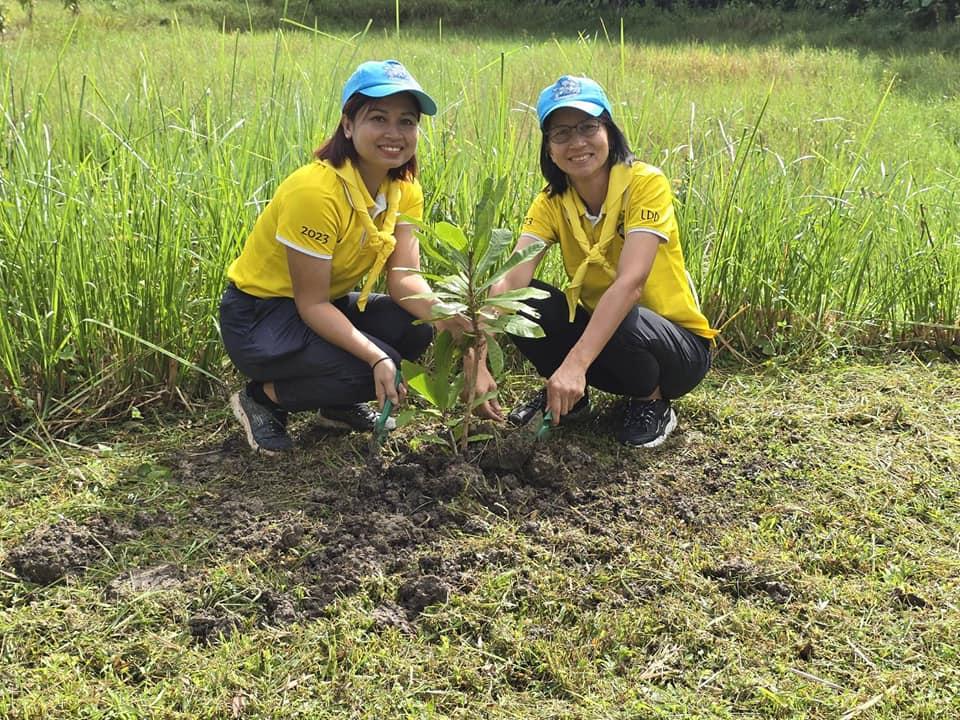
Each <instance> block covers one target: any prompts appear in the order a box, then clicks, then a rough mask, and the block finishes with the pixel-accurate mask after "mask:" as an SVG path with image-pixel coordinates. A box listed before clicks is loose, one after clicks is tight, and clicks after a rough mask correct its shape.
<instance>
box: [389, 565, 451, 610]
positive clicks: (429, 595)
mask: <svg viewBox="0 0 960 720" xmlns="http://www.w3.org/2000/svg"><path fill="white" fill-rule="evenodd" d="M449 596H450V587H449V586H448V585H447V584H446V583H445V582H444V581H443V580H441V579H440V578H438V577H437V576H436V575H422V576H420V577H417V578H413V579H411V580H407V581H406V582H405V583H404V584H403V585H401V586H400V588H399V589H398V590H397V602H398V603H400V605H401V606H402V607H403V608H404V609H405V610H406V611H407V616H408V617H409V618H411V619H412V618H414V617H416V616H417V615H419V614H420V613H421V612H423V609H424V608H426V607H428V606H430V605H438V604H440V603H445V602H446V601H447V598H448V597H449Z"/></svg>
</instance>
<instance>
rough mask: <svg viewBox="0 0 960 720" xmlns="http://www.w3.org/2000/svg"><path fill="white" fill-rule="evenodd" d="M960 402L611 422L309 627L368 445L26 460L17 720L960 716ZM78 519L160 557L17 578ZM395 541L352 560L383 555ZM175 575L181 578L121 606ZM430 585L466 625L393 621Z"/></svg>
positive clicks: (17, 590)
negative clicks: (648, 425)
mask: <svg viewBox="0 0 960 720" xmlns="http://www.w3.org/2000/svg"><path fill="white" fill-rule="evenodd" d="M958 388H960V371H958V368H957V367H956V366H955V365H944V364H940V365H933V366H926V365H923V364H921V363H919V362H917V361H915V360H907V359H904V360H902V361H901V362H894V363H888V364H884V365H866V364H846V363H824V364H820V365H817V366H814V367H810V368H807V369H805V370H804V371H786V370H778V369H776V368H773V367H771V368H768V369H767V370H757V371H753V372H739V373H730V372H715V373H713V374H712V375H711V376H710V377H709V378H708V380H707V381H706V382H705V383H704V385H703V386H702V387H701V388H700V389H698V390H697V391H696V392H695V393H694V394H693V395H691V396H690V397H688V398H686V399H684V400H683V401H682V402H681V403H680V405H679V408H680V417H681V424H680V428H679V430H678V433H677V435H676V436H675V437H674V438H673V439H672V440H671V441H670V442H669V443H668V444H667V445H666V446H664V447H663V448H662V449H661V450H660V451H658V452H647V453H626V452H624V451H623V450H622V449H620V448H618V447H617V446H616V445H615V444H614V443H613V442H612V440H611V439H610V438H609V435H608V434H607V432H606V430H609V425H610V423H611V422H613V420H609V421H608V420H606V419H604V418H605V417H606V416H607V414H610V413H613V414H615V411H614V410H612V409H610V408H608V410H607V411H605V413H604V414H602V415H601V420H600V421H599V425H596V426H593V427H592V429H588V430H579V431H577V430H572V431H570V432H567V433H565V434H563V435H562V436H556V437H554V438H552V439H550V440H549V441H548V444H547V445H546V446H545V450H544V452H545V453H546V455H544V456H542V457H541V461H542V460H543V457H546V458H553V459H554V461H555V462H556V465H555V467H556V468H557V469H558V474H557V478H556V479H555V480H554V481H553V482H552V484H548V485H547V486H542V487H534V486H531V485H521V486H519V487H518V486H517V485H516V483H515V482H511V480H510V478H509V477H508V476H506V475H501V476H499V479H496V477H497V476H495V475H491V474H489V473H488V477H487V478H486V480H477V481H475V483H474V484H468V485H467V486H465V487H464V489H463V490H462V492H460V493H458V494H457V495H455V496H453V497H450V498H448V499H447V500H445V501H444V502H440V503H439V504H435V505H434V507H438V508H442V509H444V510H445V512H448V513H450V514H452V516H453V517H455V518H456V522H453V523H450V524H448V525H446V526H444V528H443V529H442V530H441V532H439V533H438V534H436V535H434V536H432V537H431V538H430V540H429V541H423V542H421V543H414V544H413V545H411V546H410V547H409V548H408V550H409V551H410V552H409V553H406V554H403V555H402V556H398V557H396V558H392V557H390V556H389V553H388V554H387V555H386V556H384V562H383V563H381V564H379V565H374V566H371V567H370V568H369V569H368V571H367V572H366V574H364V575H363V577H362V578H360V580H359V582H358V583H357V584H356V586H355V587H354V588H353V589H352V590H351V591H350V592H345V593H343V594H342V595H341V596H340V599H338V600H336V599H335V600H334V602H333V604H331V605H327V606H326V607H325V608H323V609H321V610H320V611H319V612H312V613H309V612H308V611H309V608H310V606H309V604H308V602H307V601H308V598H309V597H310V595H311V593H313V592H315V589H316V588H315V587H314V586H315V585H316V586H323V585H325V584H333V583H335V582H336V581H337V580H338V578H337V577H336V576H335V575H332V574H327V575H323V574H320V575H317V576H314V575H312V574H311V573H310V572H307V571H305V568H309V567H310V562H311V558H316V557H317V556H318V554H322V553H323V552H324V551H325V550H327V549H328V548H324V547H318V546H316V545H315V542H316V537H318V535H317V533H318V532H319V531H320V529H321V528H323V527H328V528H336V527H337V524H338V523H341V524H342V523H344V520H343V519H342V518H341V519H339V520H338V518H337V516H336V515H335V514H334V515H331V514H330V512H329V511H328V510H325V505H324V504H323V500H324V499H325V498H326V499H327V500H329V499H330V498H331V497H332V496H333V495H336V494H337V493H342V492H344V491H345V488H346V492H355V493H360V492H362V491H363V488H361V487H354V488H353V489H352V490H351V489H350V488H349V486H350V482H351V481H350V480H349V478H350V477H359V476H358V475H356V473H355V469H356V468H357V467H359V466H362V465H363V460H362V454H363V448H364V446H365V442H364V441H365V438H362V437H360V436H345V437H344V436H341V437H324V436H317V435H314V434H311V431H310V430H309V427H310V426H309V423H308V422H307V423H305V424H302V425H301V426H300V427H301V430H302V431H303V434H304V437H305V438H310V439H312V441H311V442H305V443H304V447H303V449H302V450H301V451H299V453H298V454H297V455H295V456H294V457H293V458H287V459H284V460H282V461H270V460H266V459H256V458H246V459H245V458H244V457H243V451H241V450H240V449H239V448H240V445H241V443H240V441H239V440H238V438H237V431H236V429H235V427H234V426H233V423H231V422H227V419H226V418H225V417H224V412H223V411H222V410H219V409H211V410H210V411H208V412H207V413H206V414H199V415H194V416H192V417H190V418H189V419H188V418H186V417H184V416H183V415H182V414H181V415H174V416H167V417H165V418H157V419H154V418H150V419H148V420H143V421H139V422H132V421H131V422H129V423H127V425H126V426H125V427H124V428H123V429H122V430H120V431H116V432H113V433H112V434H110V435H109V436H104V437H102V438H101V440H102V443H101V444H99V445H98V444H96V443H95V442H93V441H89V442H88V443H87V444H86V446H85V447H83V448H79V447H76V448H74V447H70V446H68V445H67V444H65V443H63V442H58V443H56V447H58V448H59V449H60V453H61V455H60V457H56V458H55V457H51V456H50V455H49V454H31V453H29V452H26V451H21V452H18V453H16V454H15V455H13V456H11V457H8V458H6V459H5V460H4V461H3V463H2V466H0V478H2V479H0V497H3V524H2V527H0V716H3V717H9V718H24V719H26V718H50V717H97V718H125V717H157V718H195V717H224V718H228V717H250V718H253V717H275V718H287V717H315V718H345V717H349V718H445V717H457V718H486V717H498V718H518V719H519V718H524V719H530V718H560V717H563V718H583V719H584V720H586V719H588V718H589V719H591V720H592V719H594V718H658V717H669V718H734V717H736V718H841V717H842V718H851V719H852V718H855V717H859V718H911V719H915V718H929V719H931V720H933V719H935V718H936V719H940V718H946V717H953V716H954V715H956V714H957V713H958V712H960V705H958V700H957V698H958V697H960V661H958V651H960V645H958V638H960V621H958V618H960V615H958V608H957V603H958V591H960V548H958V546H957V538H958V537H960V521H958V518H960V512H958V510H960V503H958V496H957V490H958V475H957V468H958V467H960V463H958V460H960V440H958V438H960V427H958V418H960V393H958ZM158 420H162V421H163V422H158ZM396 449H397V448H396V447H393V448H392V449H391V448H388V455H390V453H392V452H394V451H395V450H396ZM390 457H391V458H392V461H393V462H397V460H398V458H397V456H394V455H390ZM578 463H579V464H578ZM571 468H572V469H573V470H575V472H571V471H569V470H570V469H571ZM351 473H354V474H353V475H351ZM478 477H479V476H478ZM344 478H346V479H344ZM536 493H539V501H538V502H536V503H534V502H531V503H529V504H525V503H524V502H522V501H521V500H519V499H518V498H530V497H533V495H534V494H536ZM332 494H333V495H332ZM491 501H493V502H491ZM330 507H334V505H330ZM64 517H66V518H69V519H71V520H73V521H74V522H75V523H76V525H77V526H81V527H83V526H90V525H91V523H93V522H94V521H95V520H98V519H99V521H103V520H104V519H105V518H106V519H109V520H111V521H113V522H116V523H119V524H121V525H123V524H126V526H127V527H128V528H130V527H137V528H140V530H139V531H138V533H137V534H136V536H135V537H132V536H131V537H116V538H114V540H113V541H112V542H107V544H106V545H105V547H104V548H103V550H102V552H100V553H99V554H98V555H97V556H96V558H95V559H94V560H93V561H92V562H90V563H89V565H90V566H89V568H87V569H86V570H85V571H84V570H80V571H75V572H74V573H72V574H71V575H69V576H68V577H67V579H65V580H62V581H59V582H56V583H54V584H52V585H49V586H46V587H44V586H40V585H34V584H31V583H26V582H23V581H21V580H20V579H18V578H17V577H16V576H15V574H14V573H13V572H11V570H10V566H9V563H8V562H7V559H8V558H9V556H10V554H11V553H12V552H13V551H14V550H15V549H16V548H17V547H18V546H20V545H23V544H24V543H28V542H29V534H30V532H31V531H32V530H33V529H34V528H38V527H45V526H47V525H51V524H55V523H58V522H62V518H64ZM384 517H385V516H383V515H381V514H378V513H376V512H371V513H370V516H369V517H368V518H366V519H367V520H369V523H370V524H369V525H368V526H365V527H361V528H359V529H358V527H357V526H356V525H355V524H354V525H350V526H349V530H348V528H347V527H346V526H344V527H342V528H341V529H340V530H339V531H337V532H336V533H335V534H334V535H333V536H332V537H333V539H332V540H331V541H330V542H331V543H332V544H334V545H335V544H336V538H337V537H338V536H342V535H344V534H345V533H347V532H348V531H349V532H350V533H352V534H353V536H360V539H361V540H363V539H364V538H363V536H364V535H365V534H368V535H366V540H367V541H369V542H372V543H375V542H376V539H375V538H376V537H377V533H378V528H377V526H378V523H383V522H384ZM144 518H146V519H145V520H144ZM354 519H356V518H355V517H354ZM291 526H299V528H300V530H301V532H300V534H299V535H297V536H296V537H294V538H293V539H292V540H287V539H285V538H286V536H285V535H284V534H283V533H282V531H283V530H284V529H285V528H289V527H291ZM263 538H267V541H266V542H264V541H263ZM361 546H362V543H361ZM344 562H347V560H344ZM160 565H168V566H172V567H173V568H175V570H176V573H178V578H179V581H178V582H174V583H173V584H172V586H169V587H167V588H166V589H160V590H153V591H146V590H141V591H139V592H137V591H132V592H131V591H127V592H118V591H117V590H116V589H115V586H114V585H112V584H111V582H112V581H114V580H115V579H116V578H122V577H124V576H125V575H126V574H128V573H131V572H134V573H135V572H139V571H142V570H144V569H147V568H156V567H158V566H160ZM427 573H436V574H438V575H440V576H441V577H442V578H443V579H444V580H446V581H447V582H449V583H450V585H451V587H450V592H449V595H448V597H447V599H446V601H442V602H438V603H435V604H432V605H430V606H428V607H426V608H425V609H424V610H423V612H422V613H421V614H419V615H417V616H416V617H412V618H409V619H405V618H403V617H402V613H401V618H399V619H398V618H396V617H393V618H392V619H391V618H390V617H389V616H387V618H386V620H385V619H384V615H383V613H384V612H385V610H389V609H390V608H391V607H394V608H395V605H392V603H395V602H396V601H398V598H399V595H400V587H401V586H402V584H403V583H404V582H406V581H407V579H409V578H410V577H411V576H412V577H419V576H420V575H423V574H427ZM284 607H287V608H290V609H289V610H288V611H286V613H285V614H284V613H282V612H279V611H278V610H277V608H284ZM198 622H200V623H202V622H221V623H222V625H220V626H219V627H220V628H221V629H222V630H223V635H220V634H218V633H211V634H209V635H201V636H199V637H198V634H197V630H196V626H197V623H198Z"/></svg>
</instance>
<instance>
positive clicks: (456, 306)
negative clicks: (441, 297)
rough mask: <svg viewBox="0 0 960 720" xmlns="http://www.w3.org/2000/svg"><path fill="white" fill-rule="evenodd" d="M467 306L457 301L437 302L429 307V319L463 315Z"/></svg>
mask: <svg viewBox="0 0 960 720" xmlns="http://www.w3.org/2000/svg"><path fill="white" fill-rule="evenodd" d="M467 309H468V308H467V306H466V305H464V304H463V303H458V302H438V303H436V304H434V305H432V306H431V307H430V319H431V320H445V319H446V318H452V317H456V316H457V315H463V314H464V313H465V312H466V311H467Z"/></svg>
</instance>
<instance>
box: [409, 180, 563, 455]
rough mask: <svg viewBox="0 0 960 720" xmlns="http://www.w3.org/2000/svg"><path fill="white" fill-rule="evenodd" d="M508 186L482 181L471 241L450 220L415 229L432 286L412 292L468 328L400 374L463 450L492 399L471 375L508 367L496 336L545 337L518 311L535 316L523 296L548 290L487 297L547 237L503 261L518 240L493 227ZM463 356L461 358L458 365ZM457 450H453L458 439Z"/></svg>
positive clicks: (445, 336) (440, 316)
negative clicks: (473, 422) (426, 361)
mask: <svg viewBox="0 0 960 720" xmlns="http://www.w3.org/2000/svg"><path fill="white" fill-rule="evenodd" d="M505 189H506V185H505V183H504V182H503V181H502V180H501V181H498V182H494V181H493V180H487V181H485V182H484V183H483V187H482V191H481V193H480V198H479V200H478V202H477V204H476V208H475V210H474V216H473V223H472V239H468V238H467V235H466V233H465V232H464V231H463V230H462V229H461V228H460V227H458V226H456V225H453V224H452V223H448V222H440V223H437V224H436V225H433V226H422V227H421V229H420V230H419V231H418V233H417V235H418V237H419V238H420V247H421V249H422V250H423V251H424V253H425V254H426V256H427V258H428V259H429V266H430V271H426V270H424V271H420V272H421V274H422V275H423V276H424V277H425V278H426V279H427V280H429V281H430V282H431V283H432V286H433V287H434V288H435V289H434V290H433V291H431V292H428V293H421V294H419V295H417V296H415V297H420V298H428V299H431V300H435V301H436V303H435V304H434V305H433V309H432V320H446V319H450V318H457V317H459V318H465V319H466V321H467V324H468V326H469V329H467V330H466V331H465V332H464V333H463V335H462V337H461V338H460V342H454V341H453V340H452V338H451V337H450V335H449V333H447V332H443V333H441V334H440V335H439V337H438V338H437V340H436V342H435V343H434V347H433V358H434V363H433V368H432V370H430V369H428V368H426V367H424V366H422V365H418V364H416V363H411V362H407V361H404V363H403V373H404V377H405V378H406V380H407V383H408V385H409V386H410V387H411V388H413V390H414V391H415V392H416V393H417V394H418V395H420V396H421V397H423V399H424V400H426V401H427V402H428V403H429V404H430V405H431V406H432V408H433V409H434V410H433V414H439V415H440V416H441V418H442V419H443V421H444V423H445V424H446V425H447V428H448V430H449V431H450V432H451V437H454V438H455V437H456V434H459V444H460V449H461V450H464V449H466V446H467V442H468V441H469V440H470V439H471V436H470V417H471V413H472V412H473V410H474V408H476V407H477V406H478V405H480V404H481V403H483V402H486V401H487V400H489V399H490V396H489V395H482V396H480V397H477V394H476V386H475V383H474V378H476V377H477V374H478V372H479V369H480V363H482V362H484V360H485V358H489V360H490V366H491V370H492V372H493V375H494V377H499V376H500V375H501V373H502V372H503V351H502V350H501V349H500V345H499V343H498V342H497V339H496V338H497V336H498V335H501V334H502V333H510V334H512V335H519V336H521V337H543V329H542V328H541V327H540V326H539V325H538V324H537V323H536V322H534V321H533V320H531V319H530V317H526V316H524V315H518V314H517V313H518V312H519V311H520V310H523V311H524V312H525V314H526V315H527V316H532V317H538V314H537V313H536V311H534V310H533V309H532V308H530V307H529V306H527V305H526V304H524V301H525V300H530V299H535V298H544V297H546V296H547V293H546V292H544V291H543V290H538V289H536V288H529V287H528V288H520V289H518V290H512V291H510V292H508V293H504V294H502V295H497V296H495V297H490V288H491V287H492V286H493V285H494V283H496V282H497V281H499V280H500V279H502V278H503V276H504V275H506V274H507V273H508V272H509V271H510V270H511V269H512V268H513V267H515V266H516V265H518V264H519V263H522V262H525V261H527V260H529V259H530V258H532V257H534V256H535V255H536V254H537V253H539V252H541V251H542V250H543V248H544V244H543V243H542V242H537V243H534V244H532V245H530V246H528V247H526V248H524V249H523V251H521V252H518V253H513V254H512V255H510V256H509V257H507V258H506V260H505V261H504V255H505V254H506V253H507V252H508V251H509V249H510V247H512V245H513V233H512V232H510V231H509V230H504V229H502V228H495V227H494V220H495V216H496V210H497V207H498V206H499V205H500V202H501V201H502V200H503V195H504V192H505ZM458 359H460V360H463V362H462V363H458V362H457V360H458ZM458 368H459V370H458ZM462 392H465V393H466V398H465V400H466V403H465V405H464V408H463V413H462V415H461V416H459V417H453V416H452V411H453V409H454V407H455V406H456V402H457V398H458V397H459V396H460V395H461V394H462ZM453 448H454V450H455V451H456V443H454V444H453Z"/></svg>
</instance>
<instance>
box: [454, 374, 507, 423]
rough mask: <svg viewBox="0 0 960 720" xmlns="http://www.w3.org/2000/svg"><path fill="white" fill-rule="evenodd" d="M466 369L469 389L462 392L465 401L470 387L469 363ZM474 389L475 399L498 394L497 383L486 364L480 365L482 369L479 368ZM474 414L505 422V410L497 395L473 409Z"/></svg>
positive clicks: (466, 388)
mask: <svg viewBox="0 0 960 720" xmlns="http://www.w3.org/2000/svg"><path fill="white" fill-rule="evenodd" d="M465 367H466V369H467V387H465V388H464V389H463V391H462V392H461V397H462V399H463V400H467V398H468V396H469V387H470V371H469V363H466V364H465ZM473 389H474V393H475V395H474V397H482V396H483V395H487V394H489V393H496V392H497V381H496V380H494V379H493V375H491V374H490V371H489V370H488V369H487V365H486V363H480V367H479V368H477V377H476V379H475V380H474V382H473ZM473 414H474V415H477V416H478V417H482V418H486V419H487V420H503V410H502V409H501V408H500V402H499V401H498V400H497V396H496V395H493V396H492V397H490V398H488V399H487V400H484V401H483V402H482V403H480V404H479V405H477V406H476V407H475V408H474V409H473Z"/></svg>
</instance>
